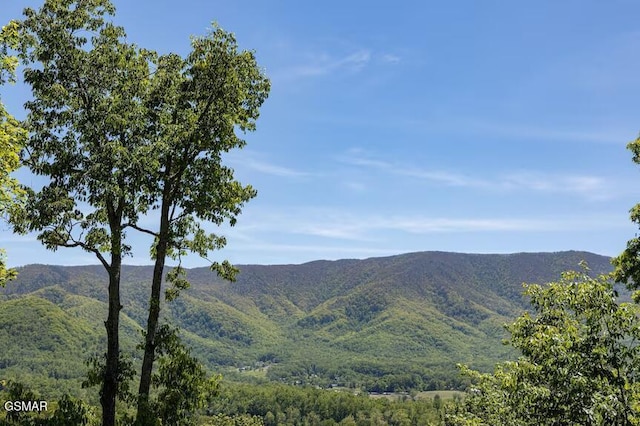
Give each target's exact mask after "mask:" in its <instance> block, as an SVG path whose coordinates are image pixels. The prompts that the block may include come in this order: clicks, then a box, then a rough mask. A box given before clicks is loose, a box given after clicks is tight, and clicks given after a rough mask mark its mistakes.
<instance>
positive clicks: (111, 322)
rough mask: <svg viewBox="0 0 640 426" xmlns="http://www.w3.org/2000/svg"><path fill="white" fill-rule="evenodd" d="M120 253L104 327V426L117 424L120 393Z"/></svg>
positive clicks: (113, 267) (113, 262)
mask: <svg viewBox="0 0 640 426" xmlns="http://www.w3.org/2000/svg"><path fill="white" fill-rule="evenodd" d="M121 265H122V258H121V256H120V253H119V251H118V253H115V254H112V257H111V267H110V268H108V272H109V314H108V316H107V321H105V323H104V325H105V327H106V329H107V362H106V368H105V371H104V380H103V383H102V392H101V395H100V404H101V405H102V426H114V425H115V422H116V397H117V393H118V370H119V368H120V366H119V362H118V361H119V356H120V342H119V323H120V309H122V306H121V305H120V269H121Z"/></svg>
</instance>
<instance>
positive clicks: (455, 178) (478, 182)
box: [340, 150, 615, 200]
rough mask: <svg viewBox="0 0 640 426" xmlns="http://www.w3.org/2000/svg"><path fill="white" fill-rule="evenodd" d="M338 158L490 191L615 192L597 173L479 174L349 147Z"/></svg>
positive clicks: (592, 195)
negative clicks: (428, 166) (395, 159)
mask: <svg viewBox="0 0 640 426" xmlns="http://www.w3.org/2000/svg"><path fill="white" fill-rule="evenodd" d="M340 161H341V162H343V163H346V164H350V165H354V166H358V167H365V168H372V169H376V170H378V171H384V172H386V173H389V174H395V175H398V176H408V177H413V178H416V179H423V180H426V181H429V182H431V183H433V184H436V185H443V186H452V187H464V188H480V189H486V190H492V191H524V190H526V191H536V192H541V193H568V194H574V195H579V196H581V197H584V198H588V199H592V200H604V199H609V198H612V197H614V196H615V194H613V193H612V192H611V190H610V188H611V187H612V186H613V185H612V184H611V182H609V181H608V180H607V179H605V178H603V177H601V176H593V175H577V174H559V173H544V172H539V171H518V172H510V173H503V174H501V175H499V176H496V177H490V178H488V177H479V176H471V175H467V174H462V173H457V172H452V171H448V170H437V169H426V168H419V167H415V166H413V165H411V164H402V163H399V162H391V161H384V160H379V159H375V158H370V157H367V156H366V155H364V153H363V152H362V151H361V150H351V151H349V152H348V153H347V155H345V156H342V157H341V158H340Z"/></svg>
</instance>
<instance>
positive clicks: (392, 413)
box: [208, 382, 449, 426]
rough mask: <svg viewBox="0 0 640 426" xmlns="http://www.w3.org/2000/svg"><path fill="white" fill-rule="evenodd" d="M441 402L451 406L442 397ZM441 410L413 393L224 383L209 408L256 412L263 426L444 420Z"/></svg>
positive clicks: (222, 411) (236, 413)
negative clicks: (376, 394)
mask: <svg viewBox="0 0 640 426" xmlns="http://www.w3.org/2000/svg"><path fill="white" fill-rule="evenodd" d="M441 403H442V405H448V404H449V402H443V401H441ZM441 408H442V407H440V408H439V407H436V406H435V405H434V402H433V400H432V399H413V398H412V397H410V396H409V395H406V396H405V397H404V398H397V399H388V398H373V397H369V396H367V395H354V394H352V393H350V392H345V391H334V390H324V389H316V388H312V387H309V386H306V387H292V386H286V385H277V384H263V385H260V386H254V385H246V384H234V383H228V382H223V384H222V386H221V388H220V395H219V396H218V397H217V398H215V399H213V400H212V401H211V403H210V405H209V408H208V411H209V412H214V413H220V414H222V415H224V416H232V417H234V416H239V415H251V416H255V417H258V418H259V419H260V420H262V421H263V422H264V425H265V426H276V425H300V424H308V425H338V424H355V425H362V426H367V425H399V424H403V425H415V426H418V425H419V426H425V425H436V424H440V414H441V411H440V410H441ZM214 424H215V423H214ZM231 424H233V423H231Z"/></svg>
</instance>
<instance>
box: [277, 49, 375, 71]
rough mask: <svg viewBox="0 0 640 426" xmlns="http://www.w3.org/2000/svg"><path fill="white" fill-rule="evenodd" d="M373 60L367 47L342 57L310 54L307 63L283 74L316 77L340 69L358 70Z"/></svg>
mask: <svg viewBox="0 0 640 426" xmlns="http://www.w3.org/2000/svg"><path fill="white" fill-rule="evenodd" d="M370 60H371V52H370V51H369V50H366V49H361V50H357V51H355V52H352V53H349V54H347V55H345V56H342V57H335V56H331V55H327V54H315V55H310V58H309V60H308V61H307V63H304V64H301V65H296V66H293V67H291V68H289V69H288V70H286V71H285V72H284V73H283V74H284V75H286V76H287V77H289V78H296V77H314V76H322V75H327V74H331V73H335V72H339V71H348V72H357V71H360V70H361V69H362V68H364V67H365V66H366V65H367V64H368V63H369V61H370Z"/></svg>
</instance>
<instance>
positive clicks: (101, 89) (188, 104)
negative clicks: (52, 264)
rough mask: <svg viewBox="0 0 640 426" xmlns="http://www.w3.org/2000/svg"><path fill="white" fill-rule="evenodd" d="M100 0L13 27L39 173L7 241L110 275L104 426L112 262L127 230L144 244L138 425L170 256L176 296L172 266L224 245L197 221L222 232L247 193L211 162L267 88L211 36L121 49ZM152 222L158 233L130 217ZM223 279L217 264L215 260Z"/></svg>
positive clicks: (30, 159)
mask: <svg viewBox="0 0 640 426" xmlns="http://www.w3.org/2000/svg"><path fill="white" fill-rule="evenodd" d="M113 13H114V8H113V5H112V4H111V3H110V2H109V1H108V0H46V1H45V4H44V6H43V7H42V8H41V9H40V10H38V11H34V10H32V9H26V10H25V16H26V19H25V20H23V21H21V22H19V23H16V25H18V26H19V28H20V31H21V36H22V38H23V40H24V42H23V43H22V44H21V45H20V49H19V50H20V57H21V59H22V60H23V62H24V63H25V64H26V65H34V64H35V66H33V67H32V68H27V69H26V70H25V81H26V82H27V84H29V85H30V86H31V87H32V90H33V94H34V100H33V101H30V102H28V103H27V104H26V107H27V109H28V111H29V116H28V120H27V123H28V125H29V126H30V128H31V130H32V133H31V136H30V138H29V140H28V141H27V144H26V150H25V155H24V157H25V158H24V162H25V164H27V165H28V166H29V168H30V169H31V170H32V172H34V173H36V174H41V175H44V176H48V177H49V179H50V182H49V183H48V184H47V185H45V186H44V187H43V188H42V189H41V190H40V191H34V190H30V191H29V192H28V202H27V204H26V206H25V207H24V208H23V209H20V210H16V212H15V213H14V214H13V216H12V222H13V223H14V228H15V229H16V231H18V232H27V231H37V232H40V234H39V237H38V238H39V239H40V240H41V241H42V242H43V244H44V245H45V246H46V247H47V248H49V249H52V250H55V249H57V248H58V247H80V248H82V249H84V250H86V251H88V252H90V253H93V254H95V256H96V257H97V258H98V259H99V260H100V262H101V263H102V265H103V266H104V267H105V269H106V270H107V272H108V275H109V286H108V288H109V313H108V318H107V321H106V323H105V326H106V328H107V354H106V365H105V367H104V369H103V371H104V379H103V383H102V389H101V404H102V407H103V424H105V425H112V424H113V422H114V420H115V402H116V396H117V390H118V377H119V367H118V365H119V361H118V360H119V356H118V352H119V343H118V342H119V336H118V323H119V312H120V309H121V301H120V294H119V283H120V269H121V264H122V259H123V257H124V256H126V255H127V254H129V253H130V247H129V246H128V245H127V244H126V243H125V236H126V234H125V232H126V231H127V230H133V229H135V230H137V231H140V232H143V233H146V234H150V235H152V236H154V243H153V245H152V248H151V253H152V257H153V258H154V259H155V266H154V273H153V277H152V287H151V296H150V306H149V317H148V322H147V330H146V336H145V346H144V351H145V353H144V358H143V364H142V371H141V379H140V386H139V403H138V416H137V417H139V418H147V417H149V416H148V415H147V414H148V413H146V411H147V409H148V408H149V392H150V387H151V382H152V370H153V363H154V360H155V358H156V356H157V353H156V349H157V347H158V344H157V342H156V337H157V330H158V317H159V312H160V296H161V284H162V277H163V273H164V265H165V260H166V258H167V257H169V258H173V259H177V260H178V266H177V267H176V268H174V269H173V270H172V271H171V272H170V273H169V274H168V278H169V281H171V282H172V284H173V286H172V288H170V289H169V290H168V291H167V298H168V299H172V298H175V297H176V296H177V295H178V293H179V291H180V290H181V289H184V288H186V287H187V286H188V282H187V281H186V277H185V272H184V269H183V268H182V267H181V263H180V259H181V256H183V255H184V254H186V253H188V252H194V253H197V254H199V255H201V256H203V257H206V256H207V254H208V252H209V251H211V250H214V249H218V248H221V247H222V246H224V245H225V243H226V240H225V238H224V237H222V236H219V235H216V234H214V233H208V232H206V230H205V229H204V228H203V227H202V226H201V224H200V221H208V222H211V223H213V224H215V225H220V224H222V223H223V222H225V221H227V220H228V221H229V223H230V224H231V225H234V224H235V222H236V217H237V215H238V214H240V212H241V207H242V205H243V204H244V203H245V202H246V201H248V200H250V199H251V198H253V197H254V196H255V195H256V192H255V190H254V189H253V188H251V187H250V186H243V185H242V184H240V183H239V182H237V181H236V180H234V176H233V170H232V169H230V168H228V167H225V166H223V165H222V158H221V157H222V154H223V153H224V152H227V151H229V150H231V149H233V148H241V147H243V146H244V144H245V142H244V140H242V139H241V138H239V137H238V136H237V135H236V131H237V130H240V131H251V130H254V129H255V121H256V119H257V118H258V115H259V107H260V106H261V105H262V103H263V102H264V100H265V99H266V97H267V95H268V92H269V87H270V85H269V80H268V79H267V78H266V77H265V76H264V74H263V73H262V71H261V70H260V69H259V68H258V66H257V64H256V60H255V56H254V54H253V52H249V51H239V50H238V48H237V44H236V40H235V38H234V37H233V35H232V34H229V33H227V32H225V31H223V30H221V29H220V28H218V27H214V29H213V31H212V32H211V33H210V34H209V35H207V36H205V37H200V38H194V39H193V40H192V52H191V53H190V54H189V55H188V56H187V57H186V58H184V59H183V58H181V57H180V56H178V55H175V54H168V55H164V56H158V55H157V54H156V53H155V52H151V51H147V50H144V49H139V48H137V47H136V46H134V45H131V44H127V43H125V42H124V37H125V32H124V30H123V29H122V28H121V27H117V26H114V25H113V24H111V23H108V22H106V20H105V15H112V14H113ZM151 210H157V211H158V212H159V218H158V226H157V228H156V229H154V228H153V227H142V226H140V225H139V218H140V217H141V216H142V215H144V214H146V213H149V212H150V211H151ZM212 268H213V269H214V270H215V271H217V272H218V274H219V275H221V276H223V277H225V278H229V279H232V278H233V277H234V274H235V272H236V270H235V268H233V267H232V266H231V265H230V264H229V263H228V262H226V261H225V262H221V263H218V262H213V264H212Z"/></svg>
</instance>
